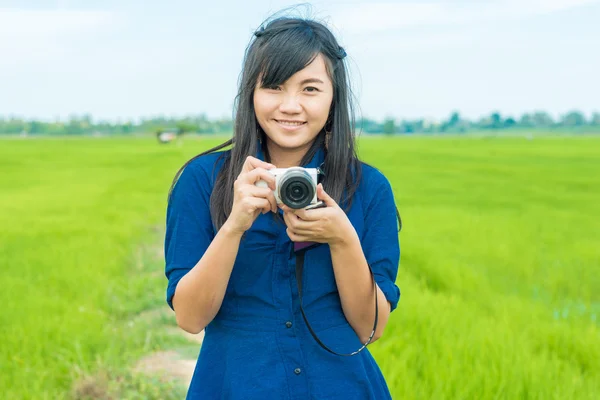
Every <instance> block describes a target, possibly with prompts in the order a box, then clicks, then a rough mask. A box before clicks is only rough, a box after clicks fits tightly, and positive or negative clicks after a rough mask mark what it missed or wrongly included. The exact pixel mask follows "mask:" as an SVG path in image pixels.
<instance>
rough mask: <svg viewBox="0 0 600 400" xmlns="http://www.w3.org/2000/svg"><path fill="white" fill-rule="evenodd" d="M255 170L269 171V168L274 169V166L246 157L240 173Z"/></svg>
mask: <svg viewBox="0 0 600 400" xmlns="http://www.w3.org/2000/svg"><path fill="white" fill-rule="evenodd" d="M255 168H264V169H271V168H275V166H274V165H273V164H270V163H268V162H265V161H261V160H259V159H258V158H256V157H252V156H248V157H246V161H245V162H244V165H243V166H242V172H250V171H252V170H253V169H255Z"/></svg>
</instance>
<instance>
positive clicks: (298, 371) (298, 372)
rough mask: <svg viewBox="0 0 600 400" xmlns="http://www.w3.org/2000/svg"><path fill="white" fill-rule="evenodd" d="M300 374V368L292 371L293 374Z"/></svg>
mask: <svg viewBox="0 0 600 400" xmlns="http://www.w3.org/2000/svg"><path fill="white" fill-rule="evenodd" d="M301 372H302V370H301V369H300V368H296V369H295V370H294V373H295V374H296V375H300V373H301Z"/></svg>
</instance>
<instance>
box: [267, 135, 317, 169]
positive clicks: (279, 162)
mask: <svg viewBox="0 0 600 400" xmlns="http://www.w3.org/2000/svg"><path fill="white" fill-rule="evenodd" d="M311 144H312V143H309V144H307V145H306V146H303V147H300V148H296V149H285V148H281V147H279V146H277V145H276V144H275V143H273V142H272V141H269V142H268V143H267V148H268V149H269V155H270V156H271V164H273V165H275V166H276V167H277V168H289V167H297V166H299V165H300V163H301V162H302V157H304V155H305V154H306V153H307V152H308V149H310V146H311Z"/></svg>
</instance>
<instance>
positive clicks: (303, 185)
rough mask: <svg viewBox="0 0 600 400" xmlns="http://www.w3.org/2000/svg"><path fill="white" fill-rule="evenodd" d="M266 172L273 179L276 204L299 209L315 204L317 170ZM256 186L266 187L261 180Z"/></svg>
mask: <svg viewBox="0 0 600 400" xmlns="http://www.w3.org/2000/svg"><path fill="white" fill-rule="evenodd" d="M267 171H268V172H269V173H270V174H272V175H273V176H274V177H275V190H274V191H273V194H274V196H275V201H277V204H281V203H283V204H285V205H287V206H288V207H290V208H294V209H299V208H305V207H308V206H311V205H315V204H316V203H317V180H318V170H317V168H303V167H290V168H273V169H269V170H267ZM256 186H259V187H268V185H267V182H265V181H263V180H260V181H258V182H256Z"/></svg>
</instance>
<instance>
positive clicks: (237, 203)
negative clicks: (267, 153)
mask: <svg viewBox="0 0 600 400" xmlns="http://www.w3.org/2000/svg"><path fill="white" fill-rule="evenodd" d="M271 168H275V166H274V165H273V164H269V163H266V162H264V161H261V160H259V159H257V158H254V157H250V156H249V157H248V158H246V162H245V163H244V166H243V167H242V171H241V172H240V174H239V175H238V177H237V179H236V180H235V183H234V184H233V207H232V209H231V213H230V214H229V218H227V221H226V222H225V224H226V225H227V226H228V228H229V229H231V230H232V231H234V232H237V233H240V234H242V233H244V232H246V231H247V230H248V229H250V227H251V226H252V223H254V221H255V220H256V217H258V214H259V213H260V212H262V213H263V214H266V213H268V212H269V211H272V212H277V203H276V202H275V196H274V195H273V190H275V177H274V176H273V175H272V174H270V173H269V172H268V171H267V170H269V169H271ZM260 180H263V181H265V182H267V186H268V187H267V188H265V187H258V186H255V183H256V182H258V181H260Z"/></svg>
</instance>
